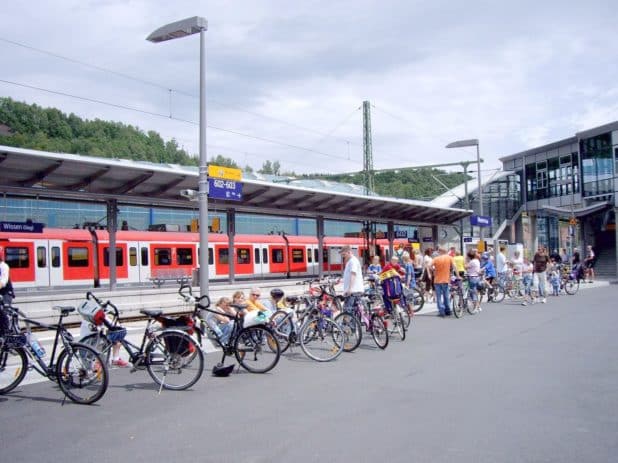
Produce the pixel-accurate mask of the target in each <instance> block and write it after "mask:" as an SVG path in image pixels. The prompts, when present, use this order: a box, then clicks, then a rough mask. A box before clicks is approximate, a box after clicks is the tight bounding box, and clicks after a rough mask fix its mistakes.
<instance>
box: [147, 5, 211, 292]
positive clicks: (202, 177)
mask: <svg viewBox="0 0 618 463" xmlns="http://www.w3.org/2000/svg"><path fill="white" fill-rule="evenodd" d="M207 29H208V21H206V19H205V18H202V17H200V16H194V17H192V18H187V19H183V20H181V21H177V22H174V23H170V24H166V25H165V26H162V27H160V28H158V29H157V30H156V31H154V32H153V33H152V34H150V35H149V36H148V37H147V38H146V40H148V41H150V42H153V43H159V42H165V41H167V40H173V39H178V38H181V37H186V36H187V35H193V34H200V166H199V180H198V187H199V188H198V202H199V216H200V258H199V264H200V279H199V280H200V295H205V294H208V254H209V252H208V164H207V162H206V34H205V32H206V30H207Z"/></svg>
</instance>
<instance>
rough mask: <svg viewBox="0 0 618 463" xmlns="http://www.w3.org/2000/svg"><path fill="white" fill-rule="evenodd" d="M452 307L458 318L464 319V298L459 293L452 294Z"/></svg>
mask: <svg viewBox="0 0 618 463" xmlns="http://www.w3.org/2000/svg"><path fill="white" fill-rule="evenodd" d="M451 307H452V308H453V313H454V314H455V317H456V318H461V317H463V314H464V298H463V296H462V295H461V294H460V293H459V292H453V293H451Z"/></svg>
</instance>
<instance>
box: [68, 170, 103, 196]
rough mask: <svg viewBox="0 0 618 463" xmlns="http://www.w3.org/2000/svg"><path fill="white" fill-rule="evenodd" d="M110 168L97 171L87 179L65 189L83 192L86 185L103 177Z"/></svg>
mask: <svg viewBox="0 0 618 463" xmlns="http://www.w3.org/2000/svg"><path fill="white" fill-rule="evenodd" d="M109 169H110V167H109V166H106V167H104V168H103V169H99V170H98V171H97V172H95V173H94V174H92V175H89V176H88V177H85V178H84V179H83V180H82V181H80V182H77V183H74V184H73V185H69V186H67V188H68V189H69V190H74V191H76V190H83V189H84V188H86V187H87V186H88V185H90V184H91V183H92V182H94V181H95V180H97V179H99V178H100V177H102V176H103V175H105V174H106V173H108V172H109Z"/></svg>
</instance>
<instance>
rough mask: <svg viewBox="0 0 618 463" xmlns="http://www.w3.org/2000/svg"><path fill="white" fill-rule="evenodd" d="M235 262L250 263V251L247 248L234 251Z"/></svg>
mask: <svg viewBox="0 0 618 463" xmlns="http://www.w3.org/2000/svg"><path fill="white" fill-rule="evenodd" d="M236 262H237V263H239V264H250V263H251V251H249V248H238V249H237V250H236Z"/></svg>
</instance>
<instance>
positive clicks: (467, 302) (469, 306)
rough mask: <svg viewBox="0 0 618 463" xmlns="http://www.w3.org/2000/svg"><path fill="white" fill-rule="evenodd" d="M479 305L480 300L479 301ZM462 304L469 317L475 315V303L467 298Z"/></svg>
mask: <svg viewBox="0 0 618 463" xmlns="http://www.w3.org/2000/svg"><path fill="white" fill-rule="evenodd" d="M479 303H480V299H479ZM464 304H465V306H466V310H467V311H468V313H469V314H470V315H476V309H475V307H474V306H475V305H476V304H475V301H473V300H472V299H469V298H465V299H464Z"/></svg>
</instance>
